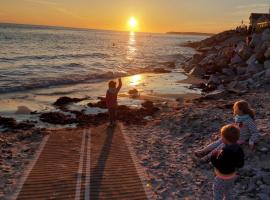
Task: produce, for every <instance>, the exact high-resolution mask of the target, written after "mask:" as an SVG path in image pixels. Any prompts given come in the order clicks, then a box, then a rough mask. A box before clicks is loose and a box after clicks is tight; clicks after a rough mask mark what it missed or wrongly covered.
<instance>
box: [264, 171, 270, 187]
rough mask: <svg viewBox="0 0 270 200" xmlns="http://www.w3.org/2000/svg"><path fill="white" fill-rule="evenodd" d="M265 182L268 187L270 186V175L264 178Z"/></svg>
mask: <svg viewBox="0 0 270 200" xmlns="http://www.w3.org/2000/svg"><path fill="white" fill-rule="evenodd" d="M263 182H264V183H265V184H266V185H268V186H270V174H269V175H265V176H263Z"/></svg>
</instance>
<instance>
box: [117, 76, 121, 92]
mask: <svg viewBox="0 0 270 200" xmlns="http://www.w3.org/2000/svg"><path fill="white" fill-rule="evenodd" d="M121 87H122V80H121V78H119V79H118V86H117V88H116V89H117V92H119V91H120V89H121Z"/></svg>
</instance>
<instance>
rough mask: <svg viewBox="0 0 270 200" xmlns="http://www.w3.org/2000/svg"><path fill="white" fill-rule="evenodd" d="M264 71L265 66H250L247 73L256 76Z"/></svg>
mask: <svg viewBox="0 0 270 200" xmlns="http://www.w3.org/2000/svg"><path fill="white" fill-rule="evenodd" d="M263 70H264V67H263V65H261V64H250V65H248V66H247V73H250V74H256V73H258V72H261V71H263Z"/></svg>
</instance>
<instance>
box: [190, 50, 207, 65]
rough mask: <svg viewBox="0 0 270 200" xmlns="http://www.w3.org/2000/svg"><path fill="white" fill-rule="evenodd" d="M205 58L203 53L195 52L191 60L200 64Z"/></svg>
mask: <svg viewBox="0 0 270 200" xmlns="http://www.w3.org/2000/svg"><path fill="white" fill-rule="evenodd" d="M203 58H204V56H203V54H198V53H197V54H194V55H193V57H192V60H191V63H192V64H198V63H199V62H200V61H201V60H202V59H203Z"/></svg>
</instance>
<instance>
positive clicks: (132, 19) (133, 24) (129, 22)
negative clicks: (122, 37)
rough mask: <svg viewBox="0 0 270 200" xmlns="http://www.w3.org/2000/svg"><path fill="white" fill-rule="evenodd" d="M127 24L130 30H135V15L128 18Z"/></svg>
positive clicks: (136, 23)
mask: <svg viewBox="0 0 270 200" xmlns="http://www.w3.org/2000/svg"><path fill="white" fill-rule="evenodd" d="M128 25H129V28H130V30H135V29H136V28H137V25H138V22H137V19H136V18H135V17H131V18H129V20H128Z"/></svg>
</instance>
